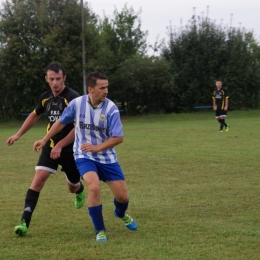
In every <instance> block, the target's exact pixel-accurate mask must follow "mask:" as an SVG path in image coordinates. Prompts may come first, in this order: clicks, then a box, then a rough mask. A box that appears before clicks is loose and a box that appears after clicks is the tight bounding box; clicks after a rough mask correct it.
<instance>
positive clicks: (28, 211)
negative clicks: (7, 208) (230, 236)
mask: <svg viewBox="0 0 260 260" xmlns="http://www.w3.org/2000/svg"><path fill="white" fill-rule="evenodd" d="M49 154H50V153H49V150H48V149H46V148H43V149H42V152H41V155H40V158H39V160H38V163H37V166H36V167H35V169H36V173H35V176H34V178H33V181H32V183H31V185H30V188H29V189H28V190H27V193H26V196H25V202H24V211H23V213H22V217H21V223H20V225H18V226H16V227H15V229H14V231H15V233H16V234H17V235H19V236H25V235H26V233H27V231H28V228H29V225H30V222H31V218H32V214H33V212H34V210H35V207H36V205H37V202H38V198H39V195H40V191H41V190H42V188H43V186H44V184H45V182H46V180H47V179H48V178H49V176H50V174H51V173H56V171H57V167H58V164H57V162H56V161H55V160H52V159H51V158H50V156H49Z"/></svg>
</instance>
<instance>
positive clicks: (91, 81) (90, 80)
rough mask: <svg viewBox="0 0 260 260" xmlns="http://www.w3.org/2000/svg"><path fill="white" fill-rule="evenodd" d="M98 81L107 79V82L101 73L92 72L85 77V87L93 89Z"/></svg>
mask: <svg viewBox="0 0 260 260" xmlns="http://www.w3.org/2000/svg"><path fill="white" fill-rule="evenodd" d="M98 79H107V80H108V78H107V77H106V76H105V75H104V74H102V73H101V72H98V71H94V72H90V73H88V74H87V76H86V85H87V87H91V88H93V87H95V86H96V84H97V80H98Z"/></svg>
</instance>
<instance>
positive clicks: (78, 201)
mask: <svg viewBox="0 0 260 260" xmlns="http://www.w3.org/2000/svg"><path fill="white" fill-rule="evenodd" d="M85 199H86V197H85V191H84V190H83V191H82V192H81V193H79V194H76V196H75V207H76V209H80V208H81V207H83V206H84V204H85Z"/></svg>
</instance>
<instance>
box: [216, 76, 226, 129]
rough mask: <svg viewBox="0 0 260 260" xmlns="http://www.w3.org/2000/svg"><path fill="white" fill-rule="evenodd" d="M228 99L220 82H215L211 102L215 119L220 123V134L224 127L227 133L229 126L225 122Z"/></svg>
mask: <svg viewBox="0 0 260 260" xmlns="http://www.w3.org/2000/svg"><path fill="white" fill-rule="evenodd" d="M228 99H229V96H228V92H227V90H226V89H224V88H223V87H222V82H221V81H220V80H216V89H215V90H214V92H213V95H212V100H213V110H214V111H215V112H216V116H215V118H216V119H217V120H218V121H219V123H220V129H219V131H220V132H223V128H224V127H225V130H226V132H227V131H228V130H229V127H230V125H229V124H227V123H226V122H225V118H226V117H227V110H228Z"/></svg>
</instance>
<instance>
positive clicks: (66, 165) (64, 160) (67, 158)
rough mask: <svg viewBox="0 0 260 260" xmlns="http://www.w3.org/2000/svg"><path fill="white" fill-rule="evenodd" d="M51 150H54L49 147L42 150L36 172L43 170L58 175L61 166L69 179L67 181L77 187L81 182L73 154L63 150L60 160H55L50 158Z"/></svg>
mask: <svg viewBox="0 0 260 260" xmlns="http://www.w3.org/2000/svg"><path fill="white" fill-rule="evenodd" d="M51 149H52V148H50V147H48V146H44V147H43V148H42V152H41V155H40V157H39V160H38V163H37V166H36V167H35V170H37V169H42V170H46V171H49V172H50V173H56V172H57V169H58V166H59V165H61V167H62V171H64V173H65V175H66V177H67V181H68V182H69V183H70V184H71V185H73V186H76V185H77V184H78V183H79V181H80V174H79V171H78V169H77V166H76V163H75V160H74V156H73V152H72V151H63V150H62V151H61V156H60V158H59V159H57V160H54V159H51V158H50V153H51Z"/></svg>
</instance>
